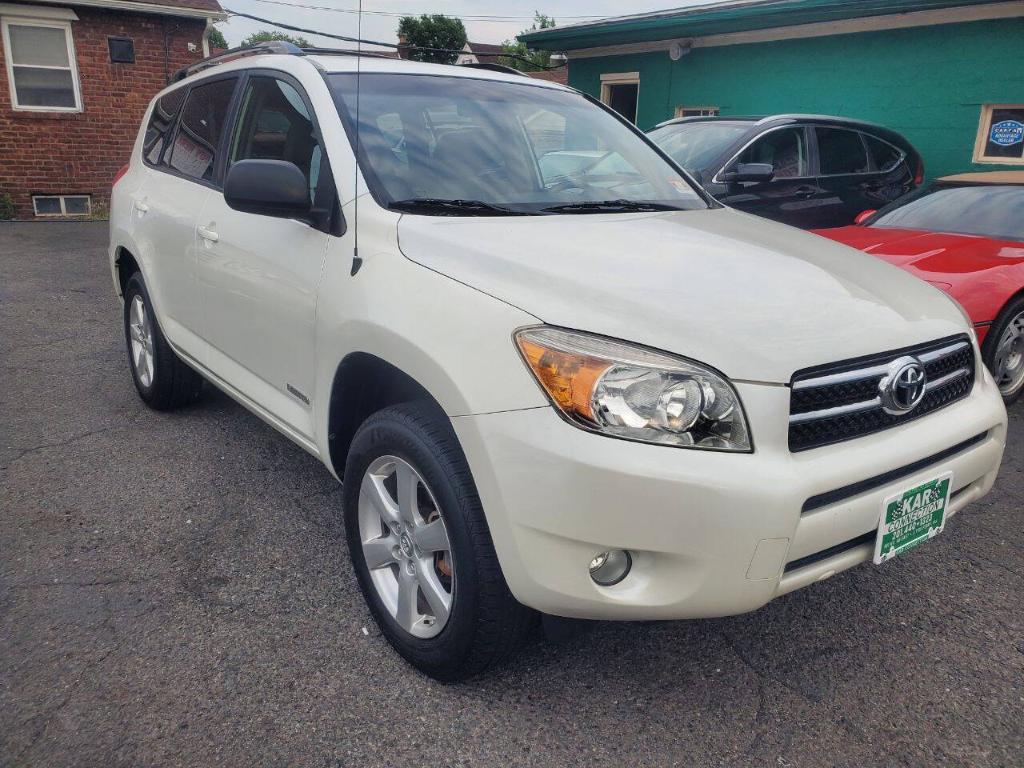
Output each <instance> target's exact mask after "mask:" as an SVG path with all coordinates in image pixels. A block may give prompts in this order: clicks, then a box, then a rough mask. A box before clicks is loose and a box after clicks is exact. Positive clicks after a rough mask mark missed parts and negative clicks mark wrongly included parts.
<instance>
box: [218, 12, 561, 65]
mask: <svg viewBox="0 0 1024 768" xmlns="http://www.w3.org/2000/svg"><path fill="white" fill-rule="evenodd" d="M224 10H225V11H226V12H227V13H228V14H230V15H231V16H241V17H242V18H243V19H252V20H253V21H258V22H260V23H262V24H270V25H271V26H274V27H280V28H281V29H287V30H288V31H289V32H305V33H306V34H307V35H320V36H321V37H329V38H330V39H332V40H341V41H342V42H346V43H356V44H357V45H358V46H360V49H359V51H358V52H360V53H361V52H362V48H361V46H363V45H379V46H380V47H382V48H391V49H393V50H396V51H397V50H403V51H424V52H427V53H454V54H456V55H458V54H463V53H465V51H464V50H462V49H461V48H429V47H427V46H423V45H399V44H397V43H385V42H383V41H381V40H363V39H362V38H360V37H349V36H347V35H336V34H334V33H332V32H322V31H320V30H318V29H306V28H305V27H296V26H294V25H292V24H285V23H284V22H281V21H273V20H271V19H263V18H260V17H259V16H253V15H252V14H251V13H242V12H241V11H232V10H231V9H230V8H225V9H224ZM360 28H361V27H360ZM367 53H370V51H367ZM484 55H485V56H486V57H487V58H496V59H498V58H500V59H514V60H516V61H521V62H523V63H524V64H529V65H530V66H531V67H535V68H537V69H539V70H543V71H545V72H550V71H552V70H555V69H562V68H563V67H564V66H566V65H565V64H559V65H558V66H555V67H545V66H544V65H543V64H538V63H536V62H535V61H532V60H531V59H528V58H526V57H525V56H519V55H518V54H515V53H499V54H484Z"/></svg>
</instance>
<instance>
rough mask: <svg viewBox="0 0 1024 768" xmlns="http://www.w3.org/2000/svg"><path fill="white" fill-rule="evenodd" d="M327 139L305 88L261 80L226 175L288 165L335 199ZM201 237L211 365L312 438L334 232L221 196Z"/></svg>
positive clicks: (244, 101) (202, 220)
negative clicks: (262, 162) (320, 322)
mask: <svg viewBox="0 0 1024 768" xmlns="http://www.w3.org/2000/svg"><path fill="white" fill-rule="evenodd" d="M318 135H319V134H318V131H317V129H316V126H315V123H314V120H313V118H312V109H311V108H310V107H309V105H308V101H307V100H306V99H305V97H304V95H303V94H302V92H301V91H300V89H299V86H298V84H297V83H294V82H292V81H291V80H289V79H288V78H286V77H284V76H281V77H278V76H273V75H269V74H268V75H253V76H251V77H249V78H248V80H247V82H246V83H245V85H244V91H243V94H242V98H241V100H240V107H239V114H238V119H237V121H236V123H235V127H234V130H233V134H232V136H231V140H230V142H229V147H228V157H227V164H226V165H227V170H228V172H229V171H230V166H231V165H232V164H233V163H235V162H237V161H239V160H247V159H270V160H285V161H288V162H291V163H294V164H295V165H297V166H298V167H299V169H300V170H302V172H303V173H304V174H305V175H306V180H307V183H308V184H309V190H310V196H311V199H315V198H317V197H319V196H321V195H326V194H329V193H328V192H327V191H326V190H327V189H328V187H329V184H330V180H329V175H330V174H329V170H326V168H327V166H326V160H325V157H324V154H323V150H322V143H321V141H320V140H319V138H318ZM321 166H323V169H324V173H323V176H324V183H323V184H321V183H320V180H321V170H322V168H321ZM315 202H316V203H317V204H318V205H319V204H320V203H322V199H317V200H315ZM197 232H198V236H199V240H200V242H201V246H200V247H199V268H198V275H199V282H200V291H201V294H202V296H203V307H204V336H205V337H206V339H207V341H208V342H209V344H210V350H209V353H208V354H209V358H208V367H209V368H210V370H211V371H212V372H213V373H214V374H216V375H217V376H218V377H220V378H222V379H223V380H224V381H226V382H227V383H228V384H230V385H231V386H233V387H234V388H236V389H238V390H240V391H242V392H244V393H245V395H246V396H247V397H249V398H251V399H252V400H253V401H254V402H255V403H256V405H258V406H260V407H262V408H263V409H265V410H266V411H268V412H269V413H270V414H272V415H273V416H274V417H276V418H277V419H279V420H280V421H282V422H284V424H285V425H287V426H288V427H290V428H291V429H293V430H295V431H296V432H298V433H299V434H300V435H303V436H305V437H312V435H313V413H312V407H313V400H314V395H315V392H314V382H315V352H316V349H315V338H316V327H315V325H316V301H317V291H318V287H319V284H320V276H321V273H322V270H323V264H324V255H325V251H326V247H327V243H328V238H329V237H330V236H329V235H327V234H326V233H324V232H323V231H321V230H320V229H317V228H315V227H313V226H311V225H310V224H309V223H306V222H303V221H297V220H294V219H282V218H274V217H269V216H259V215H256V214H251V213H241V212H239V211H235V210H233V209H231V208H229V207H228V205H227V203H226V202H225V201H224V195H223V194H220V193H214V194H212V195H210V198H209V199H208V200H207V202H206V205H205V206H204V208H203V212H202V214H201V216H200V217H199V228H198V230H197Z"/></svg>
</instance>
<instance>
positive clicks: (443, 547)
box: [359, 456, 455, 638]
mask: <svg viewBox="0 0 1024 768" xmlns="http://www.w3.org/2000/svg"><path fill="white" fill-rule="evenodd" d="M359 538H360V541H361V542H362V547H363V557H364V559H365V560H366V567H367V569H368V570H369V573H370V580H371V581H372V582H373V586H374V589H376V591H377V595H378V596H379V597H380V599H381V602H383V603H384V608H385V610H387V611H388V613H389V614H390V615H391V617H392V618H393V619H394V620H395V621H396V622H397V623H398V625H399V626H400V627H401V628H402V629H403V630H405V631H406V632H408V633H409V634H410V635H412V636H413V637H418V638H431V637H435V636H437V635H438V634H439V633H440V632H441V630H442V629H444V626H445V624H447V622H448V617H449V616H450V615H451V610H452V603H453V601H454V598H455V595H454V589H455V580H454V575H455V563H454V561H453V559H452V551H451V543H450V542H449V539H448V531H447V529H446V528H445V525H444V520H443V519H442V516H441V509H440V507H439V506H438V504H437V501H436V499H435V497H434V494H433V493H432V492H431V490H430V488H429V486H428V485H427V483H426V481H424V479H423V477H422V476H421V475H420V474H419V472H417V471H416V469H415V468H414V467H413V466H412V465H411V464H409V463H408V462H407V461H405V460H403V459H400V458H398V457H397V456H381V457H380V458H378V459H376V460H375V461H373V462H372V463H371V464H370V466H369V467H368V468H367V470H366V473H365V474H364V475H363V480H362V483H361V485H360V488H359Z"/></svg>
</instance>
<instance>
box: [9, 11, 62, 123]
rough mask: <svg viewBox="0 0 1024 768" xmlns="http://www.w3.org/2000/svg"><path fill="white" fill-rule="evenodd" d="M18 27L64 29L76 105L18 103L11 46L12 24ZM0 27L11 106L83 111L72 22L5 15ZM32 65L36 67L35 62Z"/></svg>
mask: <svg viewBox="0 0 1024 768" xmlns="http://www.w3.org/2000/svg"><path fill="white" fill-rule="evenodd" d="M12 24H13V25H14V26H16V27H48V28H50V29H62V30H64V43H65V44H66V45H67V48H68V64H69V65H70V66H69V67H68V69H70V71H71V87H72V90H73V91H74V94H75V106H73V107H45V106H44V107H40V106H34V105H23V104H19V103H18V89H17V87H16V86H15V84H14V57H13V56H12V54H11V52H12V50H13V49H12V48H11V32H10V26H11V25H12ZM0 27H2V28H3V39H4V51H5V52H6V53H5V56H4V60H5V61H6V63H7V82H8V85H9V86H10V90H11V106H12V107H13V108H14V109H15V110H18V111H20V112H81V111H82V87H81V85H80V84H79V82H78V60H77V58H76V57H75V41H74V38H73V37H72V34H71V22H70V21H55V20H53V19H44V18H29V17H21V16H4V17H3V18H0ZM31 66H34V67H36V66H37V65H35V64H33V65H31ZM37 68H38V69H59V70H64V69H65V68H64V67H44V66H38V67H37Z"/></svg>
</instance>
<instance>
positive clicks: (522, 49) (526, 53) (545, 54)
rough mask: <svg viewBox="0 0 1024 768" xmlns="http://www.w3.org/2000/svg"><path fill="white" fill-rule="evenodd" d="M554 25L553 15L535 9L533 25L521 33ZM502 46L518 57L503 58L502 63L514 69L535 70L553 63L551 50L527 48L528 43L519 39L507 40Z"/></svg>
mask: <svg viewBox="0 0 1024 768" xmlns="http://www.w3.org/2000/svg"><path fill="white" fill-rule="evenodd" d="M553 26H555V20H554V19H553V18H552V17H551V16H548V15H547V14H544V13H541V12H540V11H534V14H533V26H531V27H530V28H529V29H524V30H523V31H522V32H520V34H522V35H525V34H526V33H527V32H536V31H537V30H538V29H551V27H553ZM501 46H502V48H504V49H505V53H511V54H513V55H515V56H517V57H518V58H515V59H513V58H506V59H502V62H501V63H502V64H505V65H506V66H509V67H512V68H513V69H518V70H521V71H523V72H534V71H536V70H538V69H542V68H544V67H547V66H550V64H551V51H534V50H531V49H529V48H527V47H526V43H522V42H520V41H518V40H506V41H505V42H504V43H502V44H501ZM524 59H525V61H524Z"/></svg>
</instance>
